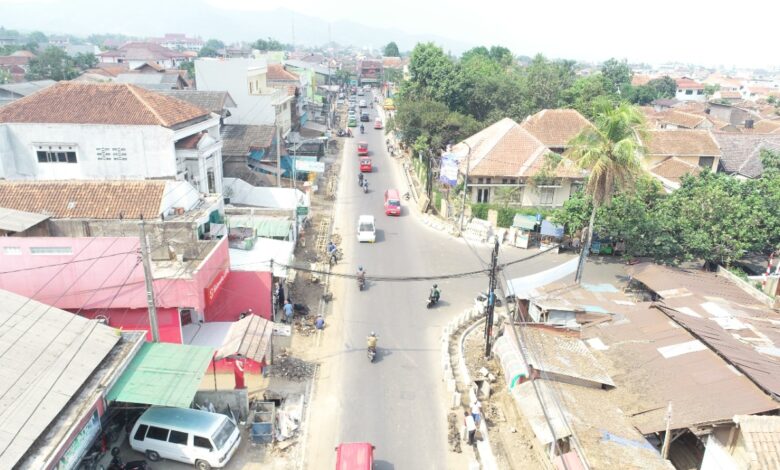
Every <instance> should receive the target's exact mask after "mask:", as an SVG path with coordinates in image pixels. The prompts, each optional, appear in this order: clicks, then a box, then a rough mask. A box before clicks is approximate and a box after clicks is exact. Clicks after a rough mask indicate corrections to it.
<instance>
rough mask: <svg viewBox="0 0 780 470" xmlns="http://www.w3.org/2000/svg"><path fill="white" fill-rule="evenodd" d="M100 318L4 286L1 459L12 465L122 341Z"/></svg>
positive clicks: (0, 296)
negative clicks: (93, 317) (12, 291)
mask: <svg viewBox="0 0 780 470" xmlns="http://www.w3.org/2000/svg"><path fill="white" fill-rule="evenodd" d="M119 338H120V337H119V335H118V334H117V331H116V330H115V329H113V328H110V327H108V326H104V325H103V324H101V323H99V322H98V321H96V320H89V319H87V318H84V317H80V316H78V315H74V314H72V313H69V312H66V311H64V310H60V309H57V308H54V307H50V306H48V305H45V304H42V303H40V302H37V301H34V300H31V299H28V298H27V297H23V296H20V295H17V294H14V293H11V292H8V291H4V290H0V422H2V423H3V425H2V426H0V462H2V465H0V466H2V467H3V468H12V467H14V466H15V465H16V464H17V463H18V462H19V460H20V459H21V458H22V457H23V456H24V455H25V454H26V453H27V452H28V450H29V449H30V447H31V446H32V445H33V444H34V443H35V441H36V439H38V437H39V436H41V435H42V434H44V433H46V432H47V430H48V429H49V426H50V425H51V423H52V422H53V421H54V420H55V419H56V418H57V416H58V415H59V413H60V412H61V411H62V410H63V409H64V408H65V407H66V406H67V405H68V403H69V402H70V401H71V399H73V398H74V397H75V396H76V394H77V393H78V391H79V389H80V388H81V387H82V385H83V384H84V383H85V382H86V381H88V380H89V378H90V376H91V375H92V374H93V372H94V371H95V370H96V369H97V368H98V366H99V365H100V363H101V362H102V361H103V360H104V359H105V358H106V356H108V354H109V353H110V352H111V350H112V349H113V348H114V345H116V344H117V342H118V341H119Z"/></svg>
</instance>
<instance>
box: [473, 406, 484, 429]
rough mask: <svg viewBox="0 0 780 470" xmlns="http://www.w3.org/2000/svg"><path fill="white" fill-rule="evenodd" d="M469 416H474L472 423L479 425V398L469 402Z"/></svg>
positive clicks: (480, 417)
mask: <svg viewBox="0 0 780 470" xmlns="http://www.w3.org/2000/svg"><path fill="white" fill-rule="evenodd" d="M471 417H472V418H474V425H475V426H477V427H479V422H480V421H481V420H482V403H480V401H479V400H474V403H472V404H471Z"/></svg>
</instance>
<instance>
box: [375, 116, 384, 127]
mask: <svg viewBox="0 0 780 470" xmlns="http://www.w3.org/2000/svg"><path fill="white" fill-rule="evenodd" d="M381 128H382V118H376V119H374V129H381Z"/></svg>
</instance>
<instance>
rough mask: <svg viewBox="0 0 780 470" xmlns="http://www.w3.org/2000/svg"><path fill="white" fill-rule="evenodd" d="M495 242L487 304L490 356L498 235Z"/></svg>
mask: <svg viewBox="0 0 780 470" xmlns="http://www.w3.org/2000/svg"><path fill="white" fill-rule="evenodd" d="M495 243H496V244H495V245H494V246H493V257H492V260H491V264H490V285H489V286H488V299H487V306H486V307H485V317H486V318H485V357H490V349H491V344H490V341H491V339H492V338H493V312H494V311H495V307H496V284H497V283H498V237H496V240H495Z"/></svg>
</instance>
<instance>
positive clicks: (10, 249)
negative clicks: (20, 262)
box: [3, 246, 22, 255]
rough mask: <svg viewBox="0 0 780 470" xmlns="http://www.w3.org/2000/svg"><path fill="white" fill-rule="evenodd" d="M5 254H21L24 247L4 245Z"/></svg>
mask: <svg viewBox="0 0 780 470" xmlns="http://www.w3.org/2000/svg"><path fill="white" fill-rule="evenodd" d="M3 254H4V255H21V254H22V249H21V248H20V247H18V246H4V247H3Z"/></svg>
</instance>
